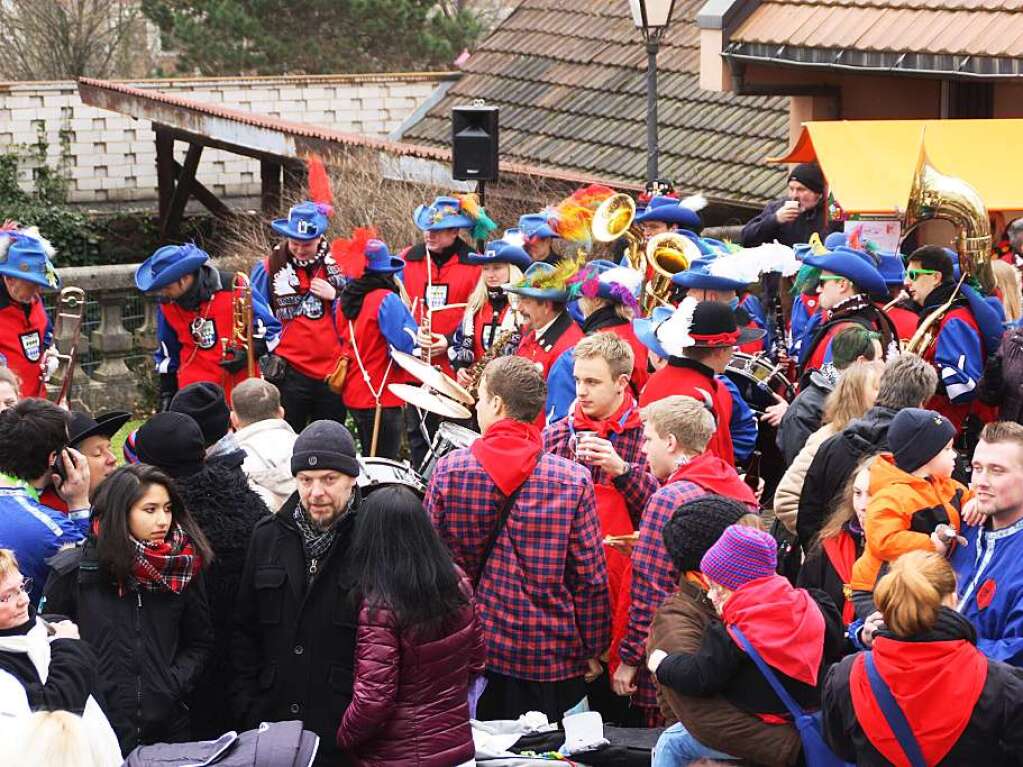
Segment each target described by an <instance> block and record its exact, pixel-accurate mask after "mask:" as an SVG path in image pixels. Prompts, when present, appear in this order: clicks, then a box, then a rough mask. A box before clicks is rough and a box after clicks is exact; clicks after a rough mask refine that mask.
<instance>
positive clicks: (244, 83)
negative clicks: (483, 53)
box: [0, 73, 457, 205]
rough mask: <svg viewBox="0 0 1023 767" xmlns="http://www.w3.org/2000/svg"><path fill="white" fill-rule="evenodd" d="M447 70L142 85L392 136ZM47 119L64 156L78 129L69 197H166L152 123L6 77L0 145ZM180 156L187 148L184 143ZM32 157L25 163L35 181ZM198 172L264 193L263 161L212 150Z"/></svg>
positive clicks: (56, 149) (228, 186)
mask: <svg viewBox="0 0 1023 767" xmlns="http://www.w3.org/2000/svg"><path fill="white" fill-rule="evenodd" d="M454 77H457V75H453V74H448V73H422V74H393V75H392V74H384V75H337V76H334V75H330V76H317V77H256V78H198V79H176V80H143V81H137V82H131V83H130V84H131V85H132V86H134V87H138V88H144V89H153V90H156V91H160V92H163V93H173V94H175V95H180V96H182V97H184V98H189V99H194V100H196V101H202V102H207V103H215V104H219V105H222V106H224V107H228V108H231V109H239V110H244V111H248V112H257V113H259V114H263V115H268V116H270V117H280V118H283V119H287V120H291V121H295V122H305V123H310V124H315V125H323V126H327V127H330V128H333V129H335V130H340V131H346V132H352V133H361V134H364V135H369V136H379V137H384V136H386V135H387V134H388V133H390V132H391V131H393V130H395V129H396V128H398V127H399V126H400V125H401V123H402V122H403V121H404V120H405V119H406V118H408V117H409V116H410V115H411V114H412V112H413V111H415V109H416V108H417V107H418V106H419V105H420V103H422V102H423V101H424V100H425V99H426V98H427V97H428V96H429V95H430V94H431V93H433V91H434V90H435V89H436V88H437V86H438V85H440V84H441V83H443V82H445V81H450V80H451V79H452V78H454ZM41 126H43V127H45V135H46V139H47V141H48V142H49V144H50V147H49V155H50V158H51V162H55V161H56V160H57V158H58V157H59V154H60V131H61V130H62V129H64V130H67V131H69V136H70V142H71V143H70V152H71V162H70V167H69V168H68V173H69V175H70V178H71V191H70V198H71V200H72V201H73V202H78V203H84V204H89V203H109V202H131V203H135V202H144V203H145V204H146V205H148V204H149V201H153V202H154V203H155V200H156V199H157V192H156V186H157V183H156V146H155V143H154V134H153V131H152V129H151V127H150V123H149V122H148V121H145V120H133V119H132V118H130V117H127V116H125V115H121V114H117V113H115V112H108V111H106V110H103V109H96V108H94V107H89V106H86V105H84V104H83V103H82V101H81V99H79V97H78V88H77V86H76V85H75V83H74V82H70V81H67V82H25V83H0V152H5V151H10V148H11V147H17V146H19V145H28V144H33V143H35V142H36V140H37V137H38V132H39V130H40V127H41ZM177 153H178V154H179V155H180V156H179V161H183V159H184V154H185V146H184V145H183V144H180V143H179V144H178V145H177ZM32 168H33V163H32V162H31V161H28V160H25V161H23V162H22V164H21V166H20V177H21V183H22V185H23V186H24V187H25V188H26V189H30V188H31V179H32ZM198 178H199V180H200V181H201V182H202V183H203V184H205V185H206V186H207V187H208V188H209V189H210V190H211V191H213V192H214V193H215V194H217V195H218V196H221V197H238V196H243V197H248V196H257V195H259V192H260V184H259V163H258V161H255V160H251V159H249V158H246V157H241V156H238V155H233V154H229V153H227V152H222V151H217V150H206V151H204V152H203V157H202V161H201V163H200V165H199V173H198Z"/></svg>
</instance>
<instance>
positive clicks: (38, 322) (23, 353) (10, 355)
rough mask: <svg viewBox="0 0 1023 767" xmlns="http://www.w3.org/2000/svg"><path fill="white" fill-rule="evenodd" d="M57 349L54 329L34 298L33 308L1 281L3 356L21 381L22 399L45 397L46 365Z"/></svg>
mask: <svg viewBox="0 0 1023 767" xmlns="http://www.w3.org/2000/svg"><path fill="white" fill-rule="evenodd" d="M52 345H53V326H52V325H51V324H50V318H49V317H48V316H47V315H46V309H45V308H43V301H42V299H41V298H40V297H39V296H34V297H33V298H32V302H31V303H29V304H22V303H19V302H18V301H15V300H13V299H12V298H11V296H10V293H8V292H7V286H6V285H4V284H3V281H2V280H0V355H2V356H3V360H4V362H5V364H6V365H7V367H9V368H10V369H11V370H13V371H14V372H15V373H16V374H17V376H18V378H20V379H21V396H22V397H45V396H46V389H45V387H44V385H43V370H42V361H43V354H44V352H45V351H46V350H47V349H49V348H50V347H51V346H52Z"/></svg>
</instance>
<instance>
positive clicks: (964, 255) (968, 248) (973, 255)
mask: <svg viewBox="0 0 1023 767" xmlns="http://www.w3.org/2000/svg"><path fill="white" fill-rule="evenodd" d="M932 219H945V220H946V221H950V222H952V224H953V225H954V226H955V228H956V251H957V252H958V253H959V268H960V271H961V273H962V277H961V278H960V280H959V284H958V285H956V289H955V290H954V291H953V292H952V295H951V297H950V298H949V299H948V301H946V302H945V303H944V304H942V305H941V306H939V307H938V308H937V309H935V310H934V311H933V312H931V314H929V315H928V316H927V317H926V318H924V320H923V321H921V323H920V325H919V327H918V328H917V330H916V332H915V333H914V334H913V337H912V338H911V339H909V341H908V342H907V344H906V348H905V351H907V352H910V353H911V354H917V355H923V353H924V352H925V351H926V350H927V348H928V347H929V346H930V345H931V344H932V343H933V342H934V339H935V337H936V335H937V331H938V326H939V325H940V323H941V319H942V317H944V316H945V314H946V313H947V312H948V310H949V309H950V308H951V307H952V304H953V303H954V302H955V301H956V299H957V298H959V296H960V291H961V289H962V286H963V284H964V282H965V281H966V280H967V279H969V278H970V277H976V278H977V280H978V281H979V282H980V284H981V286H982V287H983V288H984V290H986V291H988V292H990V290H991V289H992V286H993V285H994V276H993V274H992V272H991V224H990V221H989V220H988V214H987V207H986V206H985V205H984V201H983V200H982V199H981V197H980V195H979V194H978V193H977V190H976V189H974V188H973V187H972V186H970V185H969V184H968V183H966V182H965V181H963V180H962V179H960V178H955V177H954V176H946V175H945V174H943V173H939V172H938V171H937V170H935V168H934V166H932V165H931V164H930V161H929V160H928V159H927V152H926V150H925V149H924V147H923V146H921V147H920V158H919V159H918V160H917V165H916V173H915V174H914V176H913V185H912V186H911V187H910V191H909V201H908V203H907V205H906V212H905V213H904V214H903V219H902V226H903V237H906V236H907V235H908V234H909V233H910V232H911V231H912V230H913V229H915V228H916V227H917V226H919V225H920V224H921V223H923V222H924V221H929V220H932Z"/></svg>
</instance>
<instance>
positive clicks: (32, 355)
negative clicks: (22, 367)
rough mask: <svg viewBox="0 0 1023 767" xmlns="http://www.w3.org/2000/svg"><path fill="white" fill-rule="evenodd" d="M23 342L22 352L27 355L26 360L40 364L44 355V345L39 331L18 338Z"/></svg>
mask: <svg viewBox="0 0 1023 767" xmlns="http://www.w3.org/2000/svg"><path fill="white" fill-rule="evenodd" d="M18 340H19V341H21V350H22V351H23V352H24V353H25V359H27V360H28V361H29V362H38V361H39V357H40V356H42V353H43V343H42V339H41V338H40V336H39V331H38V330H33V331H30V332H28V333H22V334H21V335H20V336H18Z"/></svg>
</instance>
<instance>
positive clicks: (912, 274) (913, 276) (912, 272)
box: [906, 269, 940, 280]
mask: <svg viewBox="0 0 1023 767" xmlns="http://www.w3.org/2000/svg"><path fill="white" fill-rule="evenodd" d="M925 274H940V272H939V271H938V270H937V269H907V270H906V277H907V278H908V279H910V280H918V279H920V277H922V276H923V275H925Z"/></svg>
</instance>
